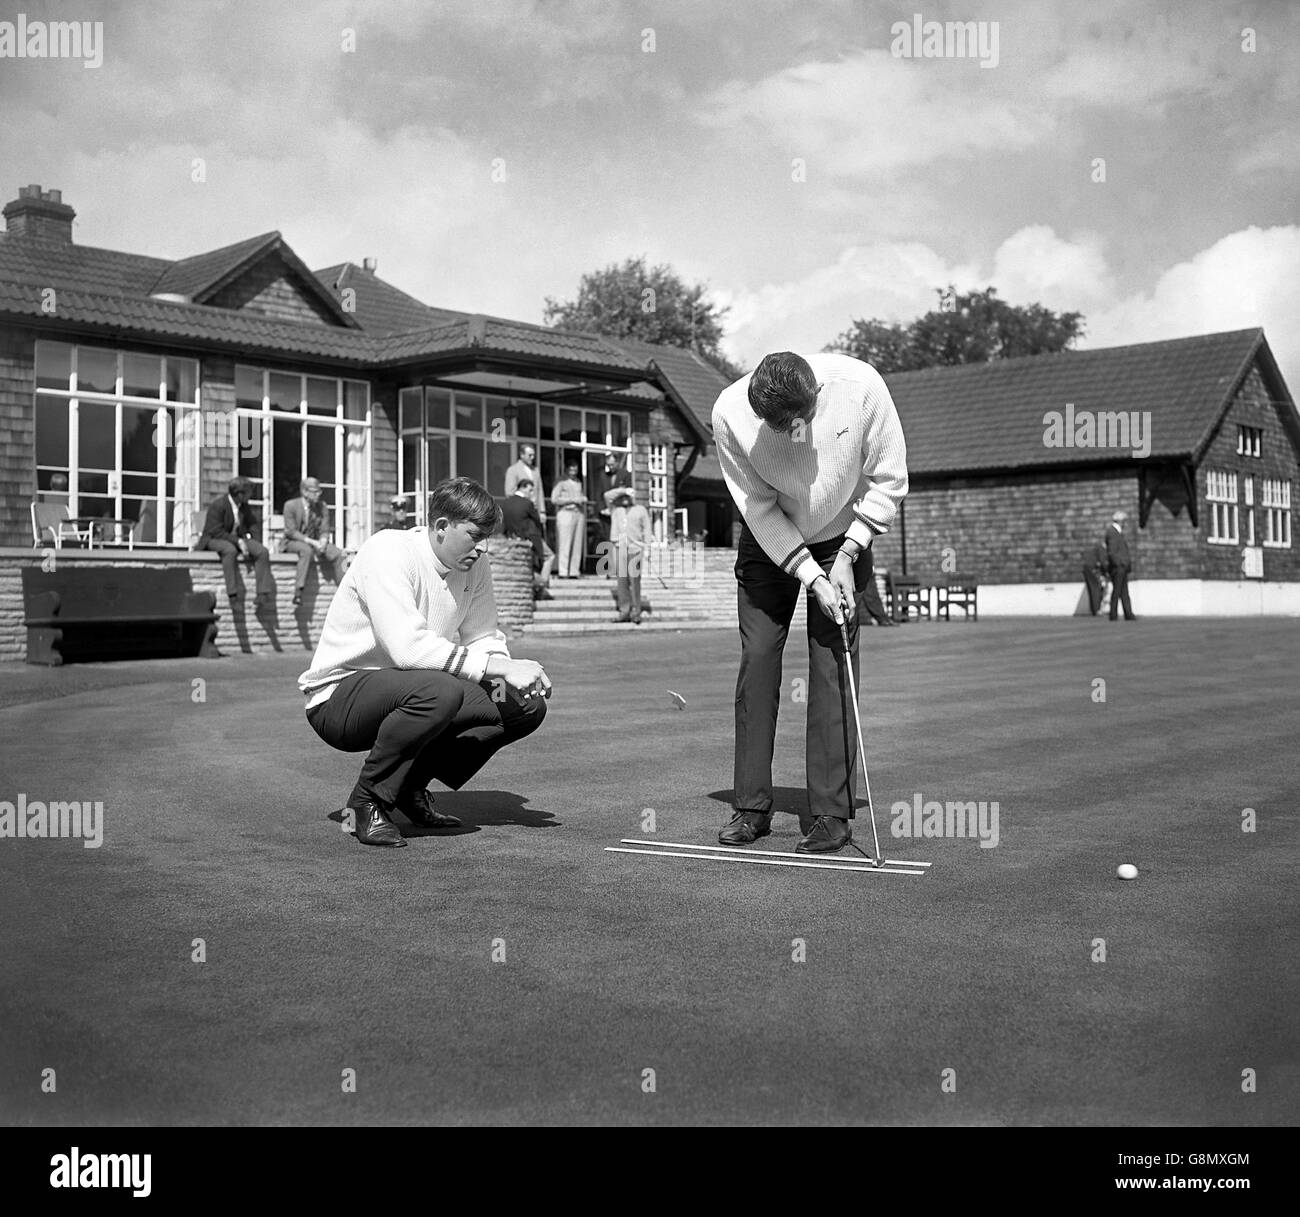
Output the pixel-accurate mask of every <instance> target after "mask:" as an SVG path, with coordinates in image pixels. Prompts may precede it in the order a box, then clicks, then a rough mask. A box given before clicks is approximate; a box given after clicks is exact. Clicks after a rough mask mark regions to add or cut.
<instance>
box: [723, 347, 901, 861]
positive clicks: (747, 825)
mask: <svg viewBox="0 0 1300 1217" xmlns="http://www.w3.org/2000/svg"><path fill="white" fill-rule="evenodd" d="M713 434H714V439H715V441H716V443H717V448H718V460H719V463H720V465H721V466H722V474H723V478H724V479H725V481H726V483H727V488H728V490H729V491H730V492H731V497H732V498H733V500H734V501H735V503H736V507H737V509H738V510H739V512H740V514H741V517H742V519H743V521H744V524H743V527H742V529H741V534H740V543H739V546H738V552H737V556H736V584H737V615H738V621H739V627H740V639H741V657H740V672H739V675H738V676H737V680H736V753H735V784H734V797H733V815H732V817H731V820H730V822H729V823H728V824H727V825H726V826H725V827H724V828H723V829H722V831H721V832H720V833H719V834H718V841H719V843H720V844H722V845H730V846H746V845H751V844H753V843H754V842H755V841H757V840H758V839H759V838H760V837H765V836H767V835H768V834H769V833H770V832H771V822H772V814H773V806H772V753H773V747H774V744H775V740H776V723H777V714H778V711H779V709H780V704H781V696H782V692H783V680H782V657H783V654H784V650H785V642H786V638H787V636H788V634H789V630H790V621H791V619H792V617H793V616H794V610H795V606H796V604H797V603H798V597H799V595H800V594H801V593H802V594H806V595H807V597H808V656H809V676H808V726H807V737H806V766H807V797H808V806H807V813H806V815H801V816H800V822H801V826H802V827H803V828H804V835H803V837H802V838H801V839H800V840H799V843H798V845H796V847H795V850H796V852H797V853H801V854H816V853H834V852H837V851H839V850H841V849H843V848H844V847H845V846H846V845H848V844H850V842H851V841H852V839H853V832H852V828H851V826H850V822H851V821H852V820H853V818H854V802H855V789H854V787H855V780H854V779H855V771H856V767H857V758H858V737H859V735H860V730H859V729H857V705H856V690H857V689H858V688H859V685H860V677H859V662H858V613H857V597H858V596H859V594H861V593H862V592H863V591H864V590H865V588H866V587H867V584H868V581H869V580H870V579H871V578H872V577H873V575H872V564H871V543H872V541H873V540H874V539H875V538H876V537H878V536H882V535H883V534H884V533H886V532H887V531H888V530H889V528H890V526H891V525H892V524H893V522H894V517H895V515H896V514H897V512H898V505H899V503H901V502H902V500H903V498H904V497H905V496H906V494H907V446H906V443H905V441H904V438H903V429H902V426H901V425H900V423H899V421H898V413H897V411H896V410H895V408H894V402H893V399H892V398H891V397H890V395H889V390H888V388H887V387H886V386H885V382H884V380H883V379H882V378H881V376H880V374H879V373H878V372H877V371H876V370H875V369H874V368H872V367H871V366H870V365H869V364H866V363H863V362H862V361H861V360H858V359H853V358H851V357H850V356H847V355H830V354H820V355H811V356H808V357H806V358H805V357H803V356H800V355H797V354H794V353H793V352H790V351H782V352H777V353H774V354H770V355H766V356H764V358H763V360H762V361H761V362H760V363H759V365H758V367H757V368H755V369H754V371H753V372H751V373H750V374H749V375H748V376H745V377H742V378H741V379H740V380H738V381H736V382H735V383H734V384H732V385H729V386H728V387H727V388H726V389H724V390H723V391H722V393H721V394H720V395H719V397H718V400H717V403H716V404H715V405H714V407H713ZM841 653H842V654H843V656H844V658H843V661H842V662H841V659H840V655H841ZM850 699H852V702H853V707H852V709H850V707H849V704H848V703H849V701H850ZM872 831H873V836H874V831H875V826H874V822H873V825H872ZM876 860H877V861H880V850H879V846H878V844H877V846H876Z"/></svg>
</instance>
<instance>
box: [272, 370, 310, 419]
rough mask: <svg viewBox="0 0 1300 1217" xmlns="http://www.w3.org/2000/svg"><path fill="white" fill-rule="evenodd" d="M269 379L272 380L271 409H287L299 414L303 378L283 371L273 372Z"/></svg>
mask: <svg viewBox="0 0 1300 1217" xmlns="http://www.w3.org/2000/svg"><path fill="white" fill-rule="evenodd" d="M267 380H268V381H269V382H270V390H269V395H270V398H271V409H272V410H287V411H289V412H290V413H291V414H297V413H298V409H299V394H300V393H301V392H302V378H301V377H298V376H286V375H285V374H284V373H283V372H272V373H271V375H270V376H268V377H267Z"/></svg>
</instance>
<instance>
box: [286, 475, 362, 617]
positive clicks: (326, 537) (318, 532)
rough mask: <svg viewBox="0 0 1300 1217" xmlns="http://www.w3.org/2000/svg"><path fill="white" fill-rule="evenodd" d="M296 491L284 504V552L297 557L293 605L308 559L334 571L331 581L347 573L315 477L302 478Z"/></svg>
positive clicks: (303, 581)
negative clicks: (319, 560) (321, 562)
mask: <svg viewBox="0 0 1300 1217" xmlns="http://www.w3.org/2000/svg"><path fill="white" fill-rule="evenodd" d="M299 489H300V490H301V492H302V497H301V498H297V499H290V500H289V501H288V502H287V503H286V504H285V505H284V542H283V548H284V551H285V553H290V554H297V555H298V570H297V573H296V574H295V576H294V581H293V602H294V604H295V605H299V604H301V603H302V592H303V588H304V587H306V586H307V571H308V569H309V568H310V567H311V563H312V559H313V558H316V557H319V558H321V559H322V560H323V561H324V562H325V563H326V564H327V565H329V566H332V567H333V568H334V582H335V583H337V582H338V581H339V580H340V579H342V578H343V576H344V575H345V574H346V573H347V569H348V556H347V554H345V553H344V552H343V551H342V550H341V549H339V547H338V546H337V545H335V544H334V536H333V533H331V531H330V509H329V505H328V504H327V503H326V502H325V498H324V496H323V495H322V494H321V488H320V482H319V481H317V479H316V478H310V477H309V478H303V480H302V482H301V484H300V485H299Z"/></svg>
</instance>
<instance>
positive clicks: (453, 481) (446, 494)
mask: <svg viewBox="0 0 1300 1217" xmlns="http://www.w3.org/2000/svg"><path fill="white" fill-rule="evenodd" d="M442 516H446V518H447V519H449V520H450V521H451V522H452V523H453V524H459V523H461V522H462V521H464V522H466V523H469V524H473V525H474V526H475V527H476V528H479V529H481V530H482V531H483V532H496V530H497V525H498V524H500V523H501V508H500V507H498V506H497V501H496V499H494V498H493V497H492V496H491V495H490V494H489V493H488V492H487V491H486V490H485V489H484V488H483V487H482V486H480V485H479V484H478V483H477V482H476V481H474V479H473V478H446V479H445V480H443V481H441V482H439V483H438V484H437V485H436V486H435V487H434V488H433V489H432V490H431V491H429V523H430V524H432V523H433V522H434V520H437V519H439V518H440V517H442Z"/></svg>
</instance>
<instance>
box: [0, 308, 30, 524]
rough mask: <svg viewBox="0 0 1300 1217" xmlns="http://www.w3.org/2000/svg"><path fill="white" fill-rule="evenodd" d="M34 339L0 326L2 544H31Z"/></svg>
mask: <svg viewBox="0 0 1300 1217" xmlns="http://www.w3.org/2000/svg"><path fill="white" fill-rule="evenodd" d="M35 393H36V339H35V335H34V334H33V333H32V332H31V331H29V330H19V329H8V328H5V327H0V546H2V545H17V546H24V545H30V544H31V540H32V521H31V514H30V511H31V508H30V504H31V501H32V500H33V499H34V498H35V497H36V414H35V410H36V405H35V401H36V399H35Z"/></svg>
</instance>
